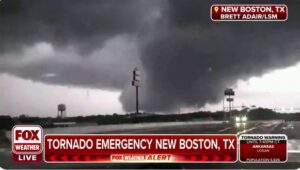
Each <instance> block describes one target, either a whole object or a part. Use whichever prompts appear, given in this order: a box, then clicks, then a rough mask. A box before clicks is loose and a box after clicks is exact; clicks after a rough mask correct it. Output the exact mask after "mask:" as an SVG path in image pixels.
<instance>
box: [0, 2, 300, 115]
mask: <svg viewBox="0 0 300 170" xmlns="http://www.w3.org/2000/svg"><path fill="white" fill-rule="evenodd" d="M239 2H243V3H246V2H248V3H251V1H226V2H225V1H211V0H201V1H200V0H169V1H167V0H151V1H149V0H122V1H120V0H26V1H24V0H2V1H1V2H0V74H1V75H0V83H1V82H2V83H1V84H2V85H1V91H2V92H1V96H0V100H1V103H2V104H1V109H0V111H1V112H5V113H0V114H15V115H17V114H19V113H16V112H24V113H27V114H31V112H35V113H36V112H42V111H43V112H48V113H47V114H50V112H53V110H55V108H56V104H58V103H64V102H70V101H72V102H71V103H72V104H70V105H73V108H70V110H71V111H70V112H73V113H76V114H89V112H90V110H93V113H96V112H98V113H99V114H106V113H108V114H111V113H113V112H129V111H133V110H134V108H135V105H134V104H135V103H134V102H135V101H134V97H135V95H134V92H135V91H134V88H133V87H131V79H132V70H133V69H134V68H135V67H138V68H139V69H140V70H141V72H142V83H141V84H142V87H141V88H140V91H141V92H140V94H141V96H140V99H141V106H140V107H141V108H142V109H143V111H147V112H163V113H171V112H175V111H177V110H178V109H180V108H189V107H194V106H197V107H198V108H201V107H205V106H207V105H209V104H210V105H213V104H216V103H219V102H220V101H221V100H222V96H223V90H224V89H225V88H226V87H236V86H237V85H238V84H239V83H240V82H241V81H246V80H248V79H250V78H252V77H259V76H262V75H264V74H265V73H268V72H271V71H272V70H277V69H284V68H287V67H291V66H294V65H296V64H297V63H298V62H299V61H300V55H299V52H300V51H299V50H300V48H299V47H300V36H299V35H300V29H299V28H300V27H299V26H300V22H299V21H300V12H298V9H299V8H300V3H299V2H298V1H292V0H290V1H286V0H285V1H279V0H278V1H276V3H283V4H287V5H288V7H289V18H288V20H287V21H286V22H212V21H211V20H210V16H209V10H210V6H211V5H212V4H214V3H239ZM272 2H274V1H263V3H264V4H265V3H272ZM274 86H276V85H274ZM13 87H14V88H13ZM18 87H19V88H18ZM74 89H75V90H74ZM299 90H300V89H299ZM51 91H53V93H55V96H56V97H55V98H53V93H51ZM80 91H81V92H80ZM24 92H26V94H27V95H24ZM43 92H45V93H43ZM46 92H47V93H46ZM48 93H50V94H51V96H52V97H47V94H48ZM56 93H57V94H56ZM60 93H61V95H60ZM77 93H84V95H82V94H81V95H77ZM82 96H85V97H84V98H83V97H82ZM14 97H16V98H18V99H16V101H18V103H19V104H17V103H15V102H13V101H14ZM22 97H23V98H22ZM244 97H245V96H244ZM20 98H22V99H20ZM29 98H30V100H29ZM90 98H94V99H90ZM241 98H243V96H241ZM70 99H72V100H70ZM96 99H97V100H99V105H101V109H99V107H96V106H97V105H98V104H97V103H95V101H97V100H96ZM248 99H249V98H248ZM254 100H255V99H253V101H254ZM37 101H38V102H37ZM250 101H251V100H250ZM91 103H92V104H91ZM18 105H20V106H23V105H25V106H27V107H25V108H36V109H33V110H32V109H28V110H21V109H16V108H18ZM258 105H259V103H258ZM29 106H30V107H29ZM67 107H68V103H67ZM91 107H92V108H93V109H92V108H91ZM20 108H22V107H20ZM39 108H43V109H39ZM45 108H47V109H45ZM53 108H54V109H53ZM97 109H99V111H95V110H97Z"/></svg>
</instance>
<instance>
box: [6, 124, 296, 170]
mask: <svg viewBox="0 0 300 170" xmlns="http://www.w3.org/2000/svg"><path fill="white" fill-rule="evenodd" d="M292 124H293V127H294V128H293V129H284V127H285V125H286V124H285V123H284V122H283V121H250V122H247V123H246V124H235V123H229V122H227V123H226V122H222V121H206V122H201V121H199V122H172V123H148V124H146V123H144V124H134V125H128V124H127V125H108V126H110V127H108V128H107V127H106V126H102V127H101V126H98V127H97V128H96V127H95V128H91V129H92V131H88V130H82V131H80V132H81V133H95V134H107V133H110V134H286V135H287V136H288V139H289V144H288V152H289V154H288V156H289V158H288V161H287V162H286V163H273V164H261V163H260V164H257V163H251V164H247V163H240V162H237V163H233V164H231V163H220V164H217V163H214V164H211V163H210V164H209V163H198V164H195V163H184V164H179V163H168V164H166V163H164V164H162V163H152V164H149V163H147V164H146V163H138V164H131V163H126V164H106V163H105V164H104V163H98V164H56V163H55V164H46V163H41V164H28V165H21V164H13V162H12V160H11V153H10V150H8V149H0V166H1V167H2V168H4V169H19V168H20V169H58V168H59V169H87V168H93V169H140V168H146V169H155V168H160V169H298V168H300V133H299V132H300V122H292ZM99 127H100V128H99ZM80 128H81V129H84V128H85V127H80ZM86 129H89V128H86ZM70 131H72V130H70V129H68V128H56V129H51V130H50V129H49V130H47V129H46V130H45V132H46V133H48V134H49V133H54V132H55V133H59V132H60V133H67V132H68V133H71V132H70ZM75 133H76V131H75Z"/></svg>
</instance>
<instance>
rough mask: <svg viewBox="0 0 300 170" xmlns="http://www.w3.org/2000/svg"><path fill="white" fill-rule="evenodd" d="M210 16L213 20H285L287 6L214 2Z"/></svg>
mask: <svg viewBox="0 0 300 170" xmlns="http://www.w3.org/2000/svg"><path fill="white" fill-rule="evenodd" d="M210 16H211V19H212V20H213V21H286V20H287V18H288V7H287V6H286V5H283V4H264V5H261V4H247V5H239V4H231V5H224V4H214V5H212V6H211V9H210Z"/></svg>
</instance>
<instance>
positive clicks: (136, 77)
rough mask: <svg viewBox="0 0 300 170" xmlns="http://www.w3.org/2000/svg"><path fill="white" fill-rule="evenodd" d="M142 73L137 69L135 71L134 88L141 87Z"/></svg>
mask: <svg viewBox="0 0 300 170" xmlns="http://www.w3.org/2000/svg"><path fill="white" fill-rule="evenodd" d="M140 80H141V79H140V71H139V70H138V69H137V68H135V69H134V70H133V80H132V86H139V85H140Z"/></svg>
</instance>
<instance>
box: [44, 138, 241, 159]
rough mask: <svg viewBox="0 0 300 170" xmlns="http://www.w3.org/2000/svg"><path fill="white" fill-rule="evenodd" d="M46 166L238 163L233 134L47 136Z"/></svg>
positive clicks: (45, 147)
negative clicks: (121, 163) (73, 164)
mask: <svg viewBox="0 0 300 170" xmlns="http://www.w3.org/2000/svg"><path fill="white" fill-rule="evenodd" d="M44 160H45V162H48V163H67V162H69V163H74V162H80V163H94V162H95V163H101V162H109V163H110V162H135V163H137V162H141V163H142V162H183V163H184V162H186V163H188V162H190V163H192V162H195V163H196V162H199V163H200V162H228V163H234V162H236V161H237V137H236V135H98V134H97V135H96V134H88V135H46V136H45V138H44Z"/></svg>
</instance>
